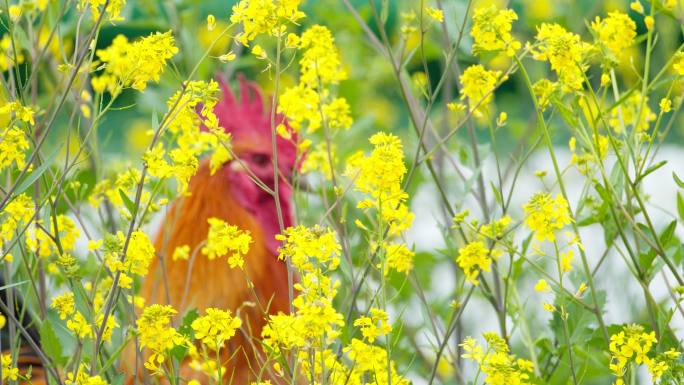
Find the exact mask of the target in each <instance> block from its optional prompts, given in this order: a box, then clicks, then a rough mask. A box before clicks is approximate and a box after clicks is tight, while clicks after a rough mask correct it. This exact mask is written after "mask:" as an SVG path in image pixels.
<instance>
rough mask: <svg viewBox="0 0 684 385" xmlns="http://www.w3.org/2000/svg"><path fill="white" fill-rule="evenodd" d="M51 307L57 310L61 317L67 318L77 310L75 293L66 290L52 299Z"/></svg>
mask: <svg viewBox="0 0 684 385" xmlns="http://www.w3.org/2000/svg"><path fill="white" fill-rule="evenodd" d="M50 307H51V308H53V309H55V310H57V313H59V318H60V319H66V318H67V317H68V316H70V315H72V314H73V313H74V311H75V310H76V308H75V305H74V293H72V292H66V293H64V294H61V295H58V296H57V297H55V298H54V299H53V300H52V304H51V305H50Z"/></svg>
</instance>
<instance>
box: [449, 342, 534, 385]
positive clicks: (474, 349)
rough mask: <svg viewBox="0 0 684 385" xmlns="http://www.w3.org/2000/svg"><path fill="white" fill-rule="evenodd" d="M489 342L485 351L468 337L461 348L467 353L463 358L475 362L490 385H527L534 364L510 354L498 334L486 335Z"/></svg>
mask: <svg viewBox="0 0 684 385" xmlns="http://www.w3.org/2000/svg"><path fill="white" fill-rule="evenodd" d="M482 336H483V337H484V339H485V341H487V349H486V350H485V349H484V348H483V346H482V345H480V344H479V343H478V342H477V341H476V340H475V339H473V338H471V337H468V338H466V339H465V340H464V341H463V343H461V344H460V345H459V346H461V347H462V348H463V351H464V352H465V353H464V354H463V356H462V357H463V358H466V359H470V360H472V361H475V362H476V363H477V365H478V366H479V370H480V371H481V372H482V373H484V374H485V375H486V376H487V377H486V378H485V384H488V385H527V384H530V383H531V382H530V374H531V373H532V371H533V370H534V364H533V363H532V362H531V361H529V360H525V359H521V358H518V359H516V357H515V356H514V355H512V354H510V351H509V348H508V344H506V341H505V340H504V339H503V338H501V337H500V336H499V335H497V334H496V333H484V334H483V335H482Z"/></svg>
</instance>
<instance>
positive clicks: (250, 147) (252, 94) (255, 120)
mask: <svg viewBox="0 0 684 385" xmlns="http://www.w3.org/2000/svg"><path fill="white" fill-rule="evenodd" d="M218 80H219V84H220V86H221V90H222V92H223V96H222V98H221V100H219V102H218V103H217V104H216V107H214V113H215V114H216V116H217V117H218V122H219V126H221V127H223V128H224V129H225V130H226V132H228V133H230V134H231V135H232V148H233V151H234V153H235V156H236V157H237V158H239V161H238V160H232V161H231V162H229V163H227V164H226V165H224V167H223V169H222V172H223V175H224V176H225V177H227V178H229V179H230V182H231V183H230V186H231V193H232V194H233V195H234V197H235V198H236V200H237V201H238V202H239V203H240V204H241V205H242V206H243V207H244V208H245V209H247V210H248V211H249V212H251V213H252V214H253V215H254V216H255V217H256V219H257V220H258V221H259V223H260V224H261V226H262V228H263V232H264V236H265V237H266V240H267V244H268V247H269V249H271V251H273V252H274V253H275V252H276V251H277V247H278V242H277V241H276V240H275V235H276V234H278V233H280V225H279V221H278V215H277V209H276V204H275V199H274V198H273V196H272V195H271V194H269V193H268V192H267V191H264V189H262V188H261V187H259V186H258V185H257V184H256V183H255V182H254V180H253V178H251V176H250V173H253V174H254V175H255V176H256V177H257V178H258V179H259V180H260V181H261V182H263V183H264V184H265V185H266V186H268V187H269V188H270V189H271V190H273V189H274V185H275V178H274V172H273V158H274V157H273V141H272V134H271V132H272V131H271V130H272V128H271V105H268V106H266V108H265V106H264V101H263V96H262V93H261V89H260V88H259V86H258V85H257V84H256V83H254V82H251V81H248V80H246V79H245V77H244V76H243V75H238V83H239V97H238V96H237V95H235V94H234V93H233V91H232V90H231V88H230V85H229V84H228V83H227V81H226V80H225V79H224V78H221V77H219V79H218ZM269 104H270V103H269ZM281 123H282V124H285V125H286V126H287V122H286V120H285V117H284V116H282V115H280V114H276V116H275V124H276V125H278V124H281ZM288 130H289V127H288ZM296 141H297V139H296V137H295V136H293V137H292V138H291V139H289V140H288V139H284V138H282V137H280V136H279V135H276V151H277V164H278V175H279V180H278V190H279V194H278V195H279V196H280V207H281V212H282V217H283V223H284V226H285V227H288V226H291V225H292V212H291V209H292V204H291V202H292V188H291V185H290V177H291V176H292V173H293V171H294V170H295V168H296V167H297V163H298V162H297V149H296V146H295V143H296ZM248 170H249V171H248Z"/></svg>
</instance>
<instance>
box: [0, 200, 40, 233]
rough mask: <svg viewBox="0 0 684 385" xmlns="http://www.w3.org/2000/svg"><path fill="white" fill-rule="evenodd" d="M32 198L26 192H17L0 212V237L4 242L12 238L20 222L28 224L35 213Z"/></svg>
mask: <svg viewBox="0 0 684 385" xmlns="http://www.w3.org/2000/svg"><path fill="white" fill-rule="evenodd" d="M34 207H35V206H34V203H33V200H32V199H31V198H30V197H29V196H28V195H26V194H19V195H18V196H16V197H15V198H14V199H13V200H12V201H10V202H9V203H8V204H7V205H6V206H5V208H4V209H3V210H2V212H0V220H1V221H2V222H0V223H2V225H0V238H2V239H3V240H4V241H5V242H9V241H11V240H12V239H14V233H15V232H16V231H17V230H19V229H20V228H19V226H20V225H21V224H23V225H26V224H28V223H29V222H30V221H31V219H32V218H33V216H34V215H35V211H34Z"/></svg>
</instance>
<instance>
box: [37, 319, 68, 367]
mask: <svg viewBox="0 0 684 385" xmlns="http://www.w3.org/2000/svg"><path fill="white" fill-rule="evenodd" d="M40 345H41V347H42V348H43V351H44V352H45V354H47V356H48V357H50V358H51V359H52V360H53V361H54V362H55V363H57V364H60V365H63V364H65V363H66V361H67V360H66V357H63V356H62V343H61V342H60V341H59V338H57V334H55V330H54V329H53V328H52V324H51V323H50V322H43V324H42V325H41V327H40Z"/></svg>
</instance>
